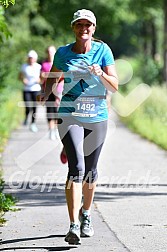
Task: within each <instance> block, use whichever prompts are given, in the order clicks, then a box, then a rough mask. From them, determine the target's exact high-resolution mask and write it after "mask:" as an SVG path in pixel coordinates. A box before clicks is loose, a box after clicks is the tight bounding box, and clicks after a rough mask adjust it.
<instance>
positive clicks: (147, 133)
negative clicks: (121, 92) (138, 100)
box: [114, 86, 167, 150]
mask: <svg viewBox="0 0 167 252" xmlns="http://www.w3.org/2000/svg"><path fill="white" fill-rule="evenodd" d="M114 102H115V103H116V104H117V101H116V100H115V101H114ZM117 106H121V104H117ZM166 108H167V88H166V86H162V87H161V86H153V87H152V88H151V95H150V96H149V97H148V98H147V100H146V101H145V102H144V103H142V104H141V105H140V106H139V107H138V108H137V109H136V110H135V111H134V112H133V113H132V114H130V115H129V116H127V117H121V120H122V121H123V122H124V123H125V124H126V125H127V127H129V128H130V129H131V130H133V131H134V132H136V133H139V134H140V135H141V136H143V137H145V138H147V139H149V140H150V141H152V142H154V143H156V144H157V145H159V146H160V147H162V148H163V149H165V150H167V111H166Z"/></svg>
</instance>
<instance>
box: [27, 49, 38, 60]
mask: <svg viewBox="0 0 167 252" xmlns="http://www.w3.org/2000/svg"><path fill="white" fill-rule="evenodd" d="M27 56H28V58H34V59H38V54H37V53H36V51H34V50H31V51H29V53H28V55H27Z"/></svg>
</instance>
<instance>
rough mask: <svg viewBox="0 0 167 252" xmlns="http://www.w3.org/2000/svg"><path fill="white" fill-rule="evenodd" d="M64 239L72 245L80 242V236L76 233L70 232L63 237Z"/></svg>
mask: <svg viewBox="0 0 167 252" xmlns="http://www.w3.org/2000/svg"><path fill="white" fill-rule="evenodd" d="M64 240H65V242H68V243H69V244H72V245H80V244H81V242H80V238H79V237H78V236H77V235H76V234H73V233H70V234H69V235H68V236H67V237H65V239H64Z"/></svg>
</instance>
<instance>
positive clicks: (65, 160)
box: [60, 151, 67, 164]
mask: <svg viewBox="0 0 167 252" xmlns="http://www.w3.org/2000/svg"><path fill="white" fill-rule="evenodd" d="M60 159H61V162H62V163H63V164H66V163H67V156H66V154H65V153H63V151H62V152H61V154H60Z"/></svg>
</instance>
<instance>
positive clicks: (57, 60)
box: [53, 48, 62, 70]
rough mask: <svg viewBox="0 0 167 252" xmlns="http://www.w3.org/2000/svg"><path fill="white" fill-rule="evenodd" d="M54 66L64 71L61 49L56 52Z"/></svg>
mask: <svg viewBox="0 0 167 252" xmlns="http://www.w3.org/2000/svg"><path fill="white" fill-rule="evenodd" d="M53 66H55V67H56V68H57V69H59V70H62V68H61V57H60V48H59V49H58V50H57V51H56V53H55V55H54V60H53Z"/></svg>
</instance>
